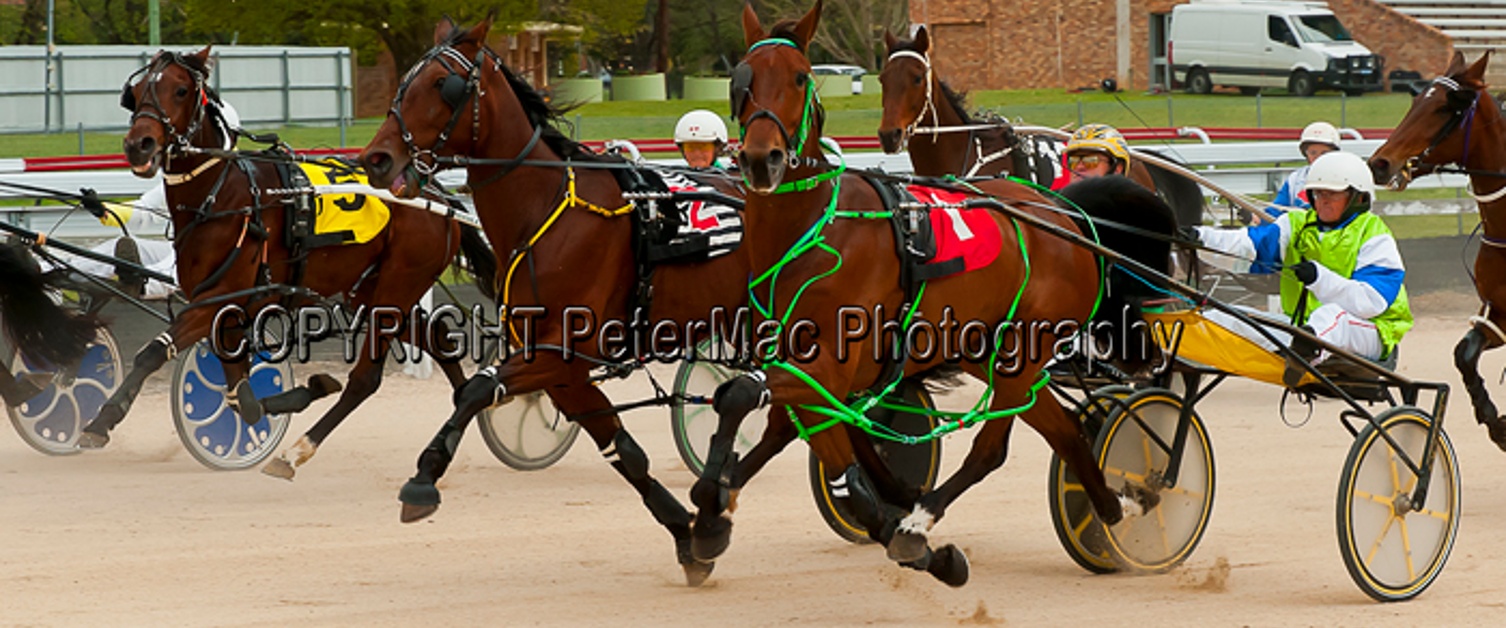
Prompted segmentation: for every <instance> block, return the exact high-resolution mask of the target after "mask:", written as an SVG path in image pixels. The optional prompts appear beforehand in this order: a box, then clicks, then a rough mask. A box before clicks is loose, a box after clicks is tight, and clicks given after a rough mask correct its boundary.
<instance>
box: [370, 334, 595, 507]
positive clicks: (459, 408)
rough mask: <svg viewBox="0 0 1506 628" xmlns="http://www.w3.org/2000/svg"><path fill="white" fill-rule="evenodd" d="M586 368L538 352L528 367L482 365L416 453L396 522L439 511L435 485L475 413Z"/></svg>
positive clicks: (576, 377) (568, 379) (570, 380)
mask: <svg viewBox="0 0 1506 628" xmlns="http://www.w3.org/2000/svg"><path fill="white" fill-rule="evenodd" d="M588 368H589V366H588V365H586V364H585V363H584V362H583V361H580V360H577V361H574V362H570V363H566V362H564V361H563V360H562V359H561V358H560V356H559V354H556V353H553V352H550V353H539V354H537V355H536V356H535V359H534V360H533V362H531V363H525V362H523V361H522V360H515V361H509V362H505V363H503V364H500V365H492V366H488V367H485V368H483V369H481V370H480V371H477V372H476V374H475V375H472V376H471V378H470V379H468V380H466V382H465V384H463V385H461V386H460V387H459V388H457V389H455V393H454V395H453V401H454V404H455V409H454V411H452V412H451V413H450V418H449V419H447V420H446V421H445V423H444V425H442V426H440V428H439V432H438V433H436V434H435V435H434V438H433V439H431V440H430V441H429V445H428V446H427V447H425V448H424V450H423V452H422V453H420V454H419V456H418V472H417V473H415V474H414V475H413V477H412V478H409V479H408V481H407V482H406V483H404V484H403V488H402V490H400V491H399V492H398V500H399V501H401V502H402V504H403V507H402V513H401V520H402V522H403V523H412V522H415V521H419V520H421V519H423V518H425V517H428V516H429V515H432V514H434V512H435V511H436V510H439V488H438V487H436V486H435V482H437V481H439V478H441V477H443V476H444V473H445V471H446V470H447V469H449V466H450V462H452V461H454V459H455V452H456V450H457V449H458V448H459V447H460V438H461V436H463V435H464V434H465V429H466V427H468V426H470V424H471V421H472V420H474V419H475V418H476V415H477V414H479V413H480V412H481V411H482V410H485V409H487V408H491V407H495V406H497V405H500V404H501V403H502V400H503V399H505V398H507V397H508V396H509V395H512V394H523V393H527V392H532V391H535V390H543V389H549V388H552V387H555V386H561V385H567V384H574V383H577V382H584V381H587V380H588V379H589V374H588V371H587V370H586V369H588ZM550 397H551V398H555V395H553V394H551V395H550ZM557 403H558V399H556V404H557Z"/></svg>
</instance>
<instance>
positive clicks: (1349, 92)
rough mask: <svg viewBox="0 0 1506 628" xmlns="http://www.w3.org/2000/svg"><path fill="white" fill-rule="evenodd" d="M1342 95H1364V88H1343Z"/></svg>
mask: <svg viewBox="0 0 1506 628" xmlns="http://www.w3.org/2000/svg"><path fill="white" fill-rule="evenodd" d="M1344 95H1345V96H1364V95H1365V90H1363V89H1346V90H1344Z"/></svg>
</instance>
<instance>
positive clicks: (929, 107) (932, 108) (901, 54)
mask: <svg viewBox="0 0 1506 628" xmlns="http://www.w3.org/2000/svg"><path fill="white" fill-rule="evenodd" d="M900 58H909V59H915V60H916V61H919V62H921V63H922V64H924V65H925V66H926V106H925V108H923V109H921V110H920V115H918V116H916V117H915V121H914V122H911V123H910V127H909V128H907V129H905V135H907V136H908V135H912V134H914V133H915V127H917V126H919V125H920V121H921V120H924V119H925V118H926V112H927V111H929V112H931V120H932V121H933V123H934V125H933V126H932V128H933V129H934V128H935V127H936V126H939V125H940V124H941V116H940V115H938V114H937V113H936V99H935V98H934V97H933V95H932V91H931V90H932V87H931V83H932V80H931V74H932V72H931V57H929V56H927V55H923V54H920V53H918V52H915V51H914V50H896V51H894V52H892V53H889V59H888V60H887V61H893V60H895V59H900ZM887 61H886V62H887ZM935 135H936V134H935V132H934V131H933V132H932V133H931V136H932V137H931V139H932V140H934V139H935Z"/></svg>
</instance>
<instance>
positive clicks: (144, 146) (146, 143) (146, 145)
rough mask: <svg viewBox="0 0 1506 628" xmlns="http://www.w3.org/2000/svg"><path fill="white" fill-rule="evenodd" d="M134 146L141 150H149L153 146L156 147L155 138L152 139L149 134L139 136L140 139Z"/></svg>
mask: <svg viewBox="0 0 1506 628" xmlns="http://www.w3.org/2000/svg"><path fill="white" fill-rule="evenodd" d="M136 147H137V148H138V149H139V150H141V151H142V152H151V150H152V149H153V148H156V147H157V140H154V139H152V138H151V137H150V136H147V137H143V138H141V141H140V142H138V143H137V144H136Z"/></svg>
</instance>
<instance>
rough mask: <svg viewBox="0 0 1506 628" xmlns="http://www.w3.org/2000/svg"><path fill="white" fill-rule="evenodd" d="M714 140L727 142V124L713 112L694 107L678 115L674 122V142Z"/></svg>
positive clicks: (719, 142) (721, 142) (720, 142)
mask: <svg viewBox="0 0 1506 628" xmlns="http://www.w3.org/2000/svg"><path fill="white" fill-rule="evenodd" d="M685 142H716V143H718V144H726V143H727V124H726V123H725V122H722V117H721V116H719V115H716V113H715V112H712V111H707V110H705V109H696V110H695V111H692V112H690V113H687V114H685V115H683V116H680V121H679V122H677V123H675V143H676V144H684V143H685Z"/></svg>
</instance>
